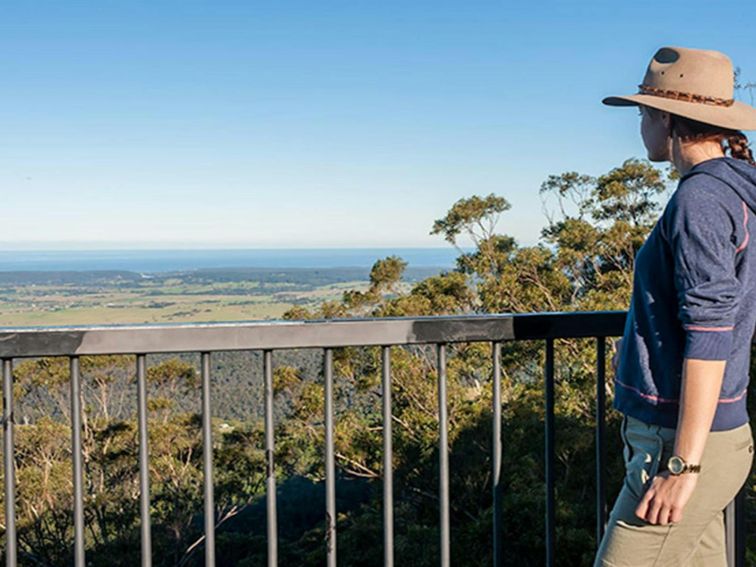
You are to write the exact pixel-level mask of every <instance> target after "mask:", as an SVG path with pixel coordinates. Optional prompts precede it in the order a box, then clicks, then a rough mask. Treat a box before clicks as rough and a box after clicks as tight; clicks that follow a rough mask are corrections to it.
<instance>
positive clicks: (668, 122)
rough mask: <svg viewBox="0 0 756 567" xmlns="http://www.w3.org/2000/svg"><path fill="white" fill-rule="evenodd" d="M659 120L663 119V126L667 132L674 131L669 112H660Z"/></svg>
mask: <svg viewBox="0 0 756 567" xmlns="http://www.w3.org/2000/svg"><path fill="white" fill-rule="evenodd" d="M659 118H661V121H662V124H664V127H665V128H667V130H671V129H672V115H671V114H670V113H669V112H664V111H663V110H662V111H660V112H659Z"/></svg>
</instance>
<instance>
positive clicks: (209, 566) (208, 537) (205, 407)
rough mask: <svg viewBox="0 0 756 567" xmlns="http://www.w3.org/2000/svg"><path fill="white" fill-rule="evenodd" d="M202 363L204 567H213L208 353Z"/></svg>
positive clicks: (213, 536) (213, 524)
mask: <svg viewBox="0 0 756 567" xmlns="http://www.w3.org/2000/svg"><path fill="white" fill-rule="evenodd" d="M201 359H202V360H201V362H202V464H203V470H204V476H205V478H204V484H205V486H204V489H205V567H215V502H214V497H213V430H212V414H211V412H210V353H209V352H203V353H202V354H201Z"/></svg>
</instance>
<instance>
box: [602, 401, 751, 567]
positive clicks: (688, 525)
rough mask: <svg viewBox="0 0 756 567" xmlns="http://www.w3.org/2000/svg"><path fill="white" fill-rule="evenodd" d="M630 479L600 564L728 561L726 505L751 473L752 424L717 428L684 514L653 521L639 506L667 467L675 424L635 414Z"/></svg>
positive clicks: (629, 437) (710, 565)
mask: <svg viewBox="0 0 756 567" xmlns="http://www.w3.org/2000/svg"><path fill="white" fill-rule="evenodd" d="M621 431H622V440H623V441H624V444H625V448H624V457H625V468H626V474H625V482H624V484H623V486H622V490H621V491H620V494H619V496H618V497H617V501H616V502H615V504H614V509H613V510H612V513H611V516H610V517H609V522H608V525H607V529H606V534H605V535H604V539H603V540H602V541H601V546H600V548H599V551H598V554H597V556H596V562H595V563H594V567H675V566H678V565H679V566H686V567H689V566H695V567H699V566H700V567H703V566H705V567H720V566H721V567H726V566H727V558H726V554H725V531H724V512H723V511H724V508H725V507H726V506H727V504H728V503H729V502H730V500H732V499H733V498H734V497H735V495H736V494H737V493H738V491H739V490H740V488H741V487H742V486H743V483H744V482H745V481H746V479H747V478H748V474H749V473H750V470H751V462H752V460H753V438H752V436H751V427H750V425H748V424H745V425H742V426H741V427H738V428H736V429H731V430H729V431H712V432H711V433H710V434H709V438H708V440H707V441H706V448H705V450H704V454H703V458H702V459H701V472H700V473H699V474H700V477H699V479H698V483H697V484H696V489H695V491H694V492H693V496H691V498H690V500H689V501H688V504H687V505H686V506H685V509H684V510H683V519H682V520H681V521H680V522H677V523H675V524H668V525H666V526H661V525H653V524H649V523H647V522H646V521H644V520H641V519H640V518H638V517H637V516H636V515H635V508H636V507H637V505H638V503H639V502H640V499H641V498H642V496H643V494H644V493H645V490H646V488H647V487H648V485H649V481H650V480H651V479H652V478H653V477H654V475H656V474H657V473H658V472H661V471H663V470H665V469H666V462H667V459H669V457H670V456H671V455H672V450H673V448H674V443H675V430H674V429H670V428H667V427H660V426H657V425H648V424H646V423H644V422H642V421H639V420H637V419H635V418H632V417H629V416H628V417H626V418H625V419H624V420H623V422H622V430H621Z"/></svg>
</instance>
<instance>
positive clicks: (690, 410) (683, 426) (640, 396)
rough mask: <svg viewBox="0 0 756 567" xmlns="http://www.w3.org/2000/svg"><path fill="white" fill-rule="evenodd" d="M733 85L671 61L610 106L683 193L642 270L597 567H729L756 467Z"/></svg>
mask: <svg viewBox="0 0 756 567" xmlns="http://www.w3.org/2000/svg"><path fill="white" fill-rule="evenodd" d="M733 80H734V74H733V68H732V63H731V62H730V60H729V59H728V58H727V57H726V56H725V55H723V54H722V53H718V52H716V51H703V50H698V49H685V48H672V47H665V48H662V49H660V50H659V51H658V52H657V53H656V55H654V57H653V59H652V60H651V63H650V64H649V66H648V70H647V71H646V76H645V78H644V80H643V84H641V85H640V90H639V93H638V94H635V95H630V96H622V97H610V98H607V99H604V101H603V102H604V103H605V104H608V105H612V106H638V107H639V108H640V114H641V116H642V121H641V133H642V137H643V142H644V144H645V146H646V149H647V151H648V158H649V159H650V160H652V161H669V162H672V164H674V166H675V168H676V169H677V171H678V172H679V173H680V176H681V179H680V182H679V185H678V186H677V189H676V190H675V192H674V194H673V195H672V196H671V198H670V200H669V202H668V203H667V205H666V207H665V209H664V212H663V213H662V216H661V217H660V219H659V221H658V222H657V224H656V226H655V227H654V228H653V230H652V231H651V233H650V234H649V236H648V239H647V240H646V242H645V243H644V245H643V246H642V247H641V249H640V250H639V251H638V254H637V256H636V259H635V273H634V278H633V293H632V298H631V302H630V310H629V312H628V316H627V320H626V324H625V330H624V335H623V337H622V340H621V343H620V345H621V346H620V349H619V352H618V355H617V361H616V368H615V401H614V406H615V407H616V408H617V409H618V410H619V411H620V412H621V413H623V414H624V418H623V422H622V430H621V433H622V438H623V442H624V457H625V465H626V475H625V480H624V484H623V487H622V490H621V491H620V494H619V496H618V498H617V501H616V502H615V505H614V508H613V510H612V513H611V516H610V519H609V522H608V526H607V530H606V534H605V536H604V539H603V541H602V542H601V546H600V548H599V552H598V554H597V556H596V562H595V565H596V566H599V567H601V566H616V567H618V566H634V567H646V566H648V567H651V566H659V567H662V566H663V567H671V566H676V565H681V566H682V565H685V566H690V565H701V566H704V565H705V566H706V567H717V566H720V565H721V566H725V565H726V564H727V563H726V555H725V540H724V523H723V509H724V508H725V506H726V505H727V504H728V502H730V501H731V500H732V498H733V497H734V496H735V495H736V494H737V493H738V491H739V490H740V488H741V487H742V486H743V484H744V482H745V480H746V478H747V477H748V474H749V472H750V469H751V462H752V458H753V439H752V436H751V428H750V425H749V423H748V414H747V411H746V391H747V386H748V378H749V376H748V375H749V362H750V350H751V340H752V337H753V335H754V329H755V328H756V242H754V243H752V244H751V245H750V246H749V240H750V234H749V231H750V232H756V167H755V166H756V163H754V159H753V154H752V153H751V151H750V149H749V146H748V140H747V138H746V137H745V135H743V133H742V132H741V130H754V129H756V109H754V108H753V107H751V106H749V105H747V104H744V103H741V102H737V101H734V100H733V92H734V88H733ZM727 153H729V155H727ZM754 239H756V235H755V236H754Z"/></svg>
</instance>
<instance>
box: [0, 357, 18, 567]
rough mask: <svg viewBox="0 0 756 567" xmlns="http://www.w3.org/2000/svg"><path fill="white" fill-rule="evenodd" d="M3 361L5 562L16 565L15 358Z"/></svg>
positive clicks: (8, 564)
mask: <svg viewBox="0 0 756 567" xmlns="http://www.w3.org/2000/svg"><path fill="white" fill-rule="evenodd" d="M2 363H3V441H4V443H3V450H4V451H5V459H4V461H5V463H4V464H5V564H6V566H7V567H16V557H17V548H16V545H17V540H16V462H15V443H14V441H13V433H14V432H13V429H14V427H15V424H16V414H15V413H14V410H13V359H11V358H4V359H2Z"/></svg>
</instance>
